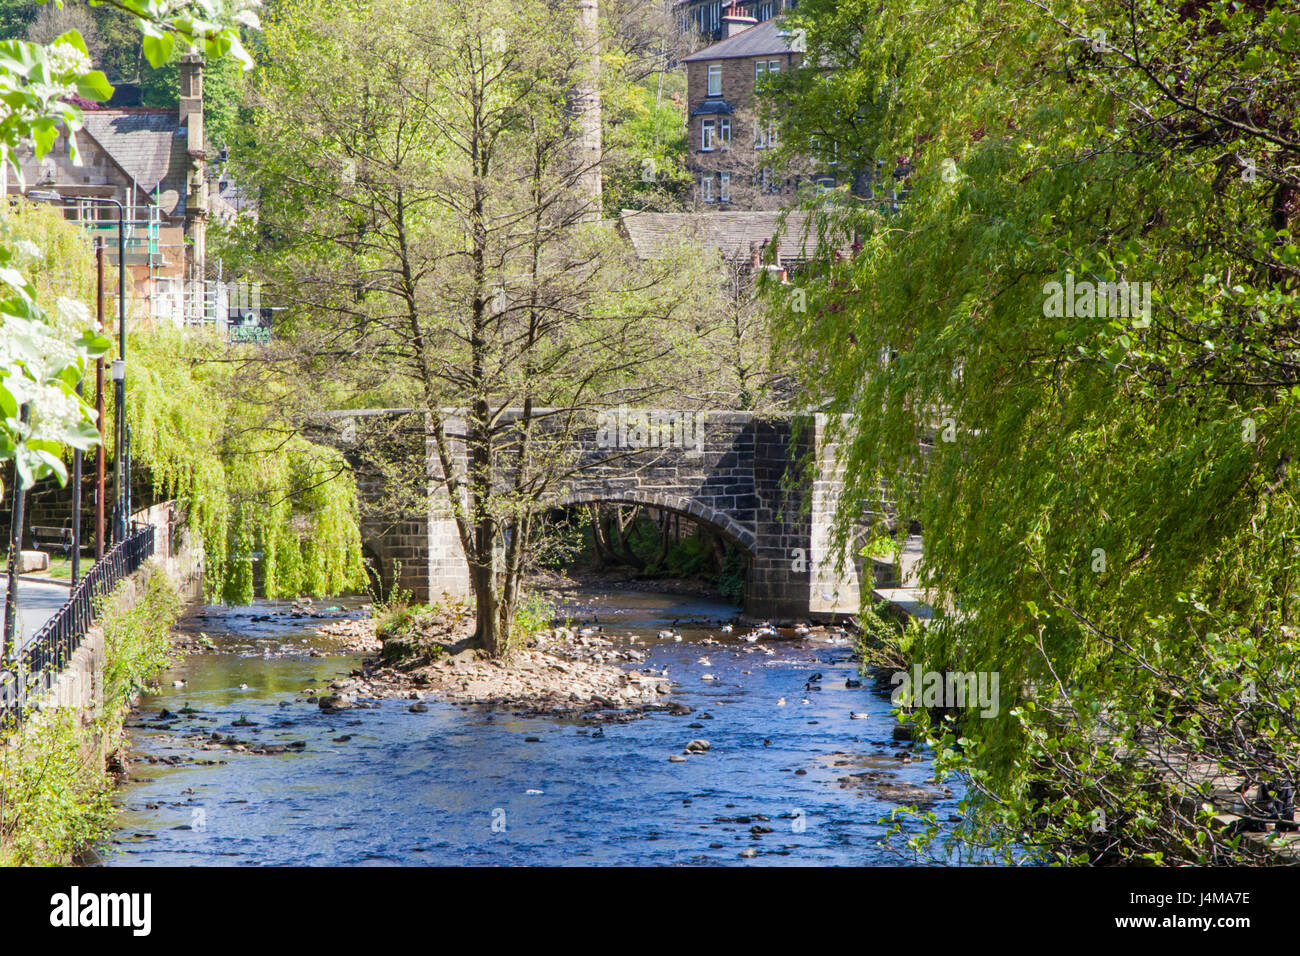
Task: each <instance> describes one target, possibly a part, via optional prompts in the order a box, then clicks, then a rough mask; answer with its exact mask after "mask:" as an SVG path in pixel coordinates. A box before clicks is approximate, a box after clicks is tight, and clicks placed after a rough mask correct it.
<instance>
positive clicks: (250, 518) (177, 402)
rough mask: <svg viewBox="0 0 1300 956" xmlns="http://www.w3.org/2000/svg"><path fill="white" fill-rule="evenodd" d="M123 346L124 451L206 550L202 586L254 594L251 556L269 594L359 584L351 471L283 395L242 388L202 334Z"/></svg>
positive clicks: (234, 599) (240, 597)
mask: <svg viewBox="0 0 1300 956" xmlns="http://www.w3.org/2000/svg"><path fill="white" fill-rule="evenodd" d="M129 350H130V355H131V375H130V376H129V377H128V379H127V421H128V422H129V424H130V426H131V431H132V436H133V438H132V454H133V460H134V461H136V462H138V463H139V465H141V466H143V467H144V468H145V469H146V470H147V471H148V474H149V477H150V480H151V482H152V484H153V488H154V490H155V493H156V494H157V495H158V496H159V497H164V498H175V499H176V500H177V501H178V503H179V504H180V505H181V506H182V507H183V508H184V509H185V512H186V514H187V517H188V522H189V525H190V527H191V528H192V529H193V530H194V531H196V532H197V533H198V535H199V537H200V538H201V540H202V542H203V547H204V550H205V552H206V556H207V577H206V586H207V590H208V594H209V597H211V598H220V599H222V600H224V601H226V602H229V603H236V604H242V603H248V602H249V601H251V600H252V598H253V593H254V561H255V560H258V561H260V567H261V570H262V582H261V583H262V591H263V593H264V594H265V595H266V596H267V597H269V598H277V597H291V596H295V595H298V594H304V593H305V594H313V595H317V596H325V595H331V594H340V593H343V592H346V591H349V590H355V589H359V588H361V587H364V586H365V584H366V580H367V579H366V575H365V568H364V565H363V563H362V556H361V534H360V529H359V516H358V503H357V491H356V484H355V482H354V481H353V478H352V474H351V472H350V470H349V468H348V466H347V463H346V462H345V461H344V460H343V456H342V455H341V454H340V453H339V452H338V451H336V450H335V449H332V448H327V447H324V446H321V445H316V444H314V443H312V442H310V441H308V440H307V439H305V438H303V437H302V436H301V435H299V434H297V433H296V432H295V431H294V429H293V428H292V427H291V426H290V425H289V424H288V422H287V421H286V420H285V418H284V417H282V416H281V415H279V414H277V410H278V409H280V408H282V407H283V406H281V405H280V404H279V402H278V401H277V399H280V398H284V396H283V395H278V396H277V395H271V394H263V395H261V396H259V400H258V401H257V402H252V401H249V400H248V399H247V397H246V396H241V392H240V387H241V383H240V382H239V381H238V378H237V373H236V371H235V369H237V368H238V363H232V362H231V361H230V359H231V358H232V353H231V351H230V350H229V349H227V348H226V347H225V346H223V345H222V344H221V343H219V342H217V341H216V340H214V339H212V338H209V337H201V336H196V335H193V334H186V335H182V334H181V333H180V332H178V331H175V330H161V331H156V332H154V331H151V332H149V333H147V334H139V335H135V336H133V337H132V340H131V342H130V345H129ZM263 387H264V388H267V389H274V388H275V386H274V385H270V384H266V385H264V386H263ZM258 556H260V557H258Z"/></svg>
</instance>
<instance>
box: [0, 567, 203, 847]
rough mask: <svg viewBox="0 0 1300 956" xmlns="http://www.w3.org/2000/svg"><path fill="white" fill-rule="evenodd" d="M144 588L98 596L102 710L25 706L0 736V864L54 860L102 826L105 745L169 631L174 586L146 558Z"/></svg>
mask: <svg viewBox="0 0 1300 956" xmlns="http://www.w3.org/2000/svg"><path fill="white" fill-rule="evenodd" d="M141 577H142V578H143V579H144V584H143V591H142V593H140V594H139V595H137V597H136V600H135V602H134V604H133V606H132V607H129V608H128V607H123V606H122V603H121V600H120V595H121V593H122V592H121V589H119V590H118V591H117V592H114V594H113V595H110V596H108V597H105V598H104V599H102V605H103V607H104V608H105V609H106V612H105V614H104V617H103V618H102V626H103V629H104V652H105V667H104V686H103V688H102V689H101V692H102V694H103V698H102V704H103V710H102V713H101V716H100V717H99V718H97V719H96V720H94V721H87V720H85V719H84V718H83V715H82V713H81V712H80V711H77V710H74V709H72V708H62V709H46V710H42V711H40V712H33V713H32V714H31V715H29V718H28V720H27V722H26V723H25V724H24V725H23V727H22V729H21V730H19V731H18V732H17V733H16V734H14V735H13V736H12V737H10V738H9V739H8V740H7V741H6V742H5V743H4V745H3V746H0V864H21V865H60V864H67V863H68V862H69V861H70V860H71V859H72V857H73V856H74V854H76V853H77V852H78V851H80V850H82V849H84V848H85V847H88V846H92V845H94V844H95V843H98V842H99V841H101V840H102V839H104V838H105V837H107V836H108V834H109V832H110V831H111V827H112V819H113V813H114V809H113V805H112V802H111V799H110V798H111V791H112V782H111V780H110V778H109V776H108V774H107V773H105V770H104V761H103V754H104V750H105V747H107V746H111V742H112V741H113V740H115V739H116V737H117V735H118V734H119V733H120V731H121V721H122V715H123V714H124V713H125V712H126V709H127V706H128V704H129V701H130V700H131V698H132V697H133V696H134V695H135V694H136V693H137V692H139V691H140V690H142V689H144V688H145V687H147V686H148V684H149V683H150V682H151V681H152V680H153V678H154V677H155V676H156V675H157V674H158V672H159V671H160V670H161V669H162V668H163V667H165V666H166V664H167V649H168V635H169V633H170V631H171V627H172V624H174V623H175V621H176V618H177V617H178V616H179V614H180V611H181V606H182V602H181V599H180V595H179V594H178V593H177V591H176V589H175V588H174V587H173V586H172V584H171V582H170V581H169V580H168V579H167V576H166V575H165V574H164V573H162V571H161V569H160V568H158V567H157V566H156V565H154V564H146V565H145V569H144V570H143V572H142V574H141V575H140V576H138V577H137V580H140V578H141Z"/></svg>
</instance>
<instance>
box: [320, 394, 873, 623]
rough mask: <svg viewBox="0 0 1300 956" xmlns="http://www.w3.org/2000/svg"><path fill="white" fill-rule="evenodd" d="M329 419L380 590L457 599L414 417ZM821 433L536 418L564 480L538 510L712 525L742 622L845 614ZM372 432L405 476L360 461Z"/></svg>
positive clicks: (451, 551)
mask: <svg viewBox="0 0 1300 956" xmlns="http://www.w3.org/2000/svg"><path fill="white" fill-rule="evenodd" d="M545 412H546V410H540V412H539V413H538V414H543V415H544V413H545ZM512 414H513V415H515V416H516V417H517V415H518V413H517V412H515V413H512V412H507V413H506V414H505V418H506V420H507V421H508V420H509V419H510V418H511V416H512ZM334 419H335V422H336V424H337V425H338V427H336V429H335V438H334V440H335V441H338V442H339V443H340V444H342V445H343V447H344V448H345V449H348V451H349V457H350V459H352V460H353V463H354V467H355V468H356V469H357V475H358V484H359V487H360V489H361V493H362V498H363V500H364V501H365V502H366V506H365V517H364V519H363V539H364V541H365V544H366V548H367V551H368V552H369V556H370V557H371V559H372V561H373V562H374V563H375V564H376V565H377V566H378V568H379V569H380V576H381V577H383V578H384V583H385V585H391V584H392V583H394V582H393V581H392V577H393V573H394V569H395V567H396V563H397V562H400V563H401V571H400V575H399V576H398V579H397V581H396V583H397V584H398V585H399V586H400V587H402V588H403V589H406V590H409V591H410V592H411V594H412V597H413V599H414V600H417V601H422V602H424V601H437V600H439V599H441V598H443V597H444V596H446V597H450V598H457V599H460V598H469V597H470V596H471V595H470V589H469V574H468V567H467V565H466V562H465V555H464V551H463V549H462V548H461V544H460V537H459V535H458V533H457V531H456V524H455V520H454V518H453V516H452V508H451V502H450V500H449V499H448V498H447V489H446V484H445V482H444V480H443V474H442V469H441V466H440V463H439V460H438V456H437V454H436V450H435V447H434V445H433V443H432V440H431V439H430V438H429V437H428V436H427V435H426V434H425V433H426V429H425V428H424V427H423V425H422V419H423V416H422V415H421V414H420V413H417V412H414V411H412V410H409V409H386V410H379V411H372V410H367V411H357V412H337V413H334ZM395 425H397V426H398V427H394V426H395ZM447 429H448V432H449V434H451V435H457V434H460V433H461V431H462V429H463V424H462V423H461V421H460V420H459V419H458V418H456V417H454V416H452V417H449V418H448V419H447ZM826 432H827V428H826V420H825V416H821V415H801V416H791V417H763V416H759V415H754V414H752V413H748V412H732V411H712V412H699V413H697V412H677V411H672V410H664V409H623V410H610V411H609V412H607V413H602V414H601V415H600V416H589V418H588V420H586V421H584V422H582V423H581V424H580V425H578V426H577V427H574V426H572V424H571V423H568V422H567V419H566V418H565V416H562V415H556V416H554V417H551V418H547V417H542V418H541V419H539V420H538V422H537V425H536V429H535V435H534V437H533V441H534V443H535V448H536V450H537V451H536V453H537V454H538V456H539V458H543V459H545V460H546V461H548V462H550V463H552V464H553V465H555V466H556V472H557V474H563V475H564V476H565V477H564V478H563V479H562V480H558V481H556V482H554V483H553V487H554V490H553V492H552V493H551V494H550V495H548V496H547V497H546V498H545V500H544V501H543V502H542V506H543V507H547V508H551V507H563V506H570V505H579V504H588V503H609V504H618V503H621V504H636V505H646V506H650V507H654V508H660V509H664V510H667V511H672V512H677V513H679V514H682V515H685V516H687V517H690V518H692V519H694V520H696V521H699V522H701V523H704V524H708V525H710V526H711V527H713V528H715V529H716V530H717V531H718V532H719V533H720V534H722V536H723V537H724V538H726V539H727V540H728V541H730V542H731V543H732V544H733V545H735V546H736V547H738V548H739V549H741V550H742V551H743V552H744V553H745V554H746V555H748V557H749V559H750V568H749V573H748V578H747V580H746V584H745V614H746V616H747V617H750V618H753V619H756V620H764V619H767V620H772V621H778V620H796V619H808V618H816V619H833V618H838V617H844V616H848V615H854V614H857V613H858V610H859V606H858V599H859V584H858V580H859V574H860V567H859V562H858V561H856V560H855V556H854V555H846V556H845V560H844V561H842V562H838V563H839V567H838V568H837V560H836V559H837V557H838V555H837V553H836V552H835V551H834V548H833V546H832V541H833V538H832V521H833V518H834V511H835V507H836V505H837V504H838V501H839V492H840V488H841V482H840V480H839V476H838V475H836V474H835V472H834V461H833V454H834V449H833V447H832V446H831V445H830V443H829V441H828V440H827V437H826ZM377 435H382V436H384V437H383V439H382V444H384V446H385V448H386V449H387V451H386V455H387V457H388V459H389V460H393V459H394V449H395V448H397V447H399V446H400V447H402V448H404V449H405V451H406V456H407V458H408V459H412V460H414V459H416V456H417V455H418V456H419V459H418V461H417V462H416V463H414V464H409V465H408V466H407V467H406V468H405V470H403V469H402V468H401V467H385V468H377V467H376V466H375V465H374V459H373V457H370V455H369V452H367V451H363V450H362V449H363V448H365V449H369V450H370V451H373V449H374V447H375V441H376V439H375V436H377ZM452 446H453V459H454V462H455V467H456V468H457V469H459V470H460V471H461V474H464V473H465V471H464V470H465V469H466V468H467V460H466V457H465V448H464V444H463V442H461V441H459V440H457V439H455V438H453V441H452ZM501 457H502V458H509V457H510V456H509V455H508V454H506V455H502V456H501ZM514 477H515V476H514V475H513V474H512V473H511V472H510V470H509V468H502V469H501V470H500V471H499V472H498V473H497V474H496V475H495V476H494V481H495V482H496V484H497V486H498V487H499V488H500V489H502V490H505V489H507V488H509V487H510V485H511V483H512V481H513V479H514ZM396 502H402V503H403V504H401V506H400V507H395V506H394V503H396ZM394 516H396V517H394Z"/></svg>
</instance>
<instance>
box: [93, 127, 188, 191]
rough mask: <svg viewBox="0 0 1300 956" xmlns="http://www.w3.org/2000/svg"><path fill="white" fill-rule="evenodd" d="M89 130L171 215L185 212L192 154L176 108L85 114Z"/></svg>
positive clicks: (116, 161) (104, 148) (102, 146)
mask: <svg viewBox="0 0 1300 956" xmlns="http://www.w3.org/2000/svg"><path fill="white" fill-rule="evenodd" d="M82 122H83V124H84V131H85V132H86V133H88V134H90V136H91V137H92V138H93V139H94V140H95V142H96V143H98V144H99V146H100V147H101V148H102V149H103V150H104V152H106V153H108V155H109V156H110V157H111V158H112V160H113V161H114V162H115V163H117V164H118V165H119V166H120V167H122V169H123V170H124V171H125V172H126V174H127V175H128V176H132V177H134V178H135V181H136V183H137V185H139V187H140V188H141V189H143V190H144V191H145V192H147V193H149V194H150V195H151V196H155V197H156V201H157V203H158V205H159V206H161V207H162V210H163V212H164V213H165V214H166V215H168V216H183V215H184V214H185V180H186V174H187V171H188V169H189V163H190V156H189V147H188V142H187V138H186V132H187V130H186V127H184V126H182V125H180V124H179V123H178V122H177V117H176V112H175V111H174V110H157V111H155V110H86V111H85V112H84V113H83V114H82Z"/></svg>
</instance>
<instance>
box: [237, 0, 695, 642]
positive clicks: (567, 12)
mask: <svg viewBox="0 0 1300 956" xmlns="http://www.w3.org/2000/svg"><path fill="white" fill-rule="evenodd" d="M591 36H592V31H591V30H590V24H589V23H586V22H585V21H584V23H583V24H582V25H580V24H579V21H578V19H577V17H576V8H575V7H573V6H572V5H568V4H555V3H548V2H543V0H523V2H509V3H506V2H502V0H475V2H473V3H469V4H464V3H459V2H451V0H436V2H432V3H428V2H415V0H375V2H372V3H368V4H365V5H363V6H360V7H358V6H352V5H345V4H342V3H338V2H335V0H293V2H290V3H287V4H286V5H285V6H284V8H283V9H282V12H281V15H280V16H279V18H278V19H277V20H276V21H275V22H274V23H272V24H271V25H270V26H269V27H268V29H267V31H266V43H265V51H264V53H263V54H262V63H263V66H262V70H261V74H260V77H259V82H258V84H257V90H256V92H255V95H254V98H253V101H252V105H253V110H254V116H255V120H254V123H253V127H252V129H251V140H252V141H251V143H250V144H248V145H247V146H246V147H245V148H244V149H243V150H242V153H241V155H242V157H243V162H244V168H245V178H246V179H247V180H248V181H250V182H252V183H254V184H256V185H257V186H258V187H260V189H261V194H262V205H261V210H260V222H259V224H258V228H257V235H256V236H253V237H251V239H252V240H253V241H254V242H255V243H256V244H257V246H258V248H259V256H260V260H261V262H262V268H263V275H264V277H265V278H266V279H267V280H268V281H269V282H270V283H272V285H273V286H274V288H275V289H276V290H277V294H278V295H280V296H282V297H283V299H284V300H285V301H287V302H289V303H291V304H292V309H291V311H292V315H291V316H290V317H289V318H288V319H287V320H286V325H285V331H286V332H287V333H289V334H290V335H291V336H292V337H293V339H294V342H295V344H296V345H297V347H298V348H299V349H300V350H301V351H300V354H301V355H302V357H303V361H304V362H305V363H306V364H307V366H308V367H314V368H316V369H325V368H328V369H329V372H330V376H331V377H332V378H334V379H335V380H336V382H337V381H343V380H345V381H349V382H351V383H352V384H353V386H354V388H355V390H356V392H355V395H354V396H353V398H354V399H355V400H359V401H375V400H376V398H377V397H378V396H381V395H382V396H383V398H382V399H380V400H381V401H385V402H390V401H393V400H396V401H398V402H401V403H405V404H408V405H414V406H415V407H416V408H418V409H419V410H420V412H421V413H422V415H423V417H424V421H425V423H426V428H427V437H428V439H429V440H430V442H431V443H432V447H433V449H434V454H435V457H436V458H437V460H438V462H439V464H440V466H441V476H442V480H443V481H444V482H445V490H446V493H447V500H448V504H449V507H450V508H451V509H452V512H453V514H454V517H455V521H456V527H457V531H458V535H459V539H460V543H461V546H462V548H463V550H464V552H465V554H466V555H467V557H468V564H469V574H470V581H471V584H472V587H473V590H474V594H475V602H476V608H477V632H478V637H479V639H480V640H481V642H482V644H483V646H484V647H485V648H486V649H487V650H488V651H489V652H491V653H493V654H504V653H505V652H506V651H507V650H508V644H509V639H510V635H511V630H512V620H513V615H514V611H515V608H516V607H517V605H518V603H519V601H520V585H521V575H522V569H523V568H524V566H525V560H524V559H525V555H526V553H527V551H528V548H529V546H530V541H531V540H532V539H533V537H534V536H535V535H536V533H537V526H536V524H535V522H534V514H535V513H536V510H537V507H538V504H539V503H540V502H543V501H544V500H545V499H546V498H547V497H548V496H551V495H553V494H554V493H555V492H556V491H557V489H558V488H559V487H560V486H561V485H562V483H563V480H564V478H565V476H566V474H568V469H569V468H570V465H571V463H570V462H568V461H566V460H565V458H564V456H563V455H559V454H557V453H556V451H555V449H556V448H557V447H560V446H562V445H563V444H564V442H563V438H564V436H565V435H566V434H569V433H571V432H572V430H574V429H576V428H579V427H582V426H583V425H584V424H590V422H589V420H588V419H586V418H584V415H585V413H586V412H588V411H590V410H594V409H599V408H602V407H607V406H609V405H611V404H619V403H629V404H630V403H635V402H637V401H641V400H645V399H647V398H649V397H652V396H654V395H658V394H663V393H664V392H665V391H666V390H668V389H669V388H672V387H674V386H677V388H678V389H679V391H682V390H684V386H685V384H686V382H687V381H688V380H689V368H688V367H686V366H683V365H681V364H677V363H675V362H672V361H669V359H670V358H673V359H676V360H680V359H681V358H683V356H684V355H685V354H686V350H687V349H689V348H691V347H693V346H692V345H691V342H692V340H693V335H692V334H691V333H692V328H691V327H690V326H689V324H688V322H687V320H688V319H695V320H696V321H697V322H698V319H699V317H698V315H692V314H691V306H692V305H693V303H694V301H695V299H696V288H697V287H696V285H695V284H693V283H692V282H691V281H690V279H691V277H692V275H693V273H692V270H691V269H690V268H688V267H686V266H685V265H684V264H683V263H681V262H675V261H661V262H657V263H653V264H649V263H645V262H641V261H638V260H637V259H636V258H635V257H633V256H632V255H631V254H630V251H629V250H628V249H626V248H625V247H624V245H623V244H622V243H621V242H619V241H618V237H617V235H616V233H615V232H614V230H613V229H612V228H611V227H610V225H609V224H608V223H602V222H598V221H593V218H594V216H595V215H598V213H599V196H598V194H593V192H592V189H591V181H592V178H593V174H594V175H595V176H597V177H598V175H599V172H600V167H599V156H598V155H597V156H595V157H593V156H592V143H591V135H590V131H591V126H590V124H589V123H588V124H584V123H582V122H581V120H582V119H583V117H584V115H585V114H586V112H587V110H586V109H585V108H584V105H583V103H582V102H576V101H575V96H574V89H575V84H577V83H578V82H579V81H580V80H581V79H582V78H583V77H584V76H589V71H590V69H591V64H592V59H593V51H592V50H591V49H590V38H591ZM584 102H585V101H584ZM584 129H585V130H586V134H587V135H586V136H585V137H584ZM289 130H291V131H292V133H293V135H292V136H289V135H286V131H289ZM686 364H687V365H689V363H686ZM342 392H343V389H340V390H339V393H338V394H336V398H338V400H339V401H346V400H348V396H347V395H344V394H342ZM358 396H359V397H358ZM543 430H544V431H545V434H546V436H547V438H546V441H545V442H542V443H539V440H538V436H539V431H543ZM459 442H463V444H464V448H465V452H466V457H467V459H468V468H467V470H463V471H462V469H460V468H458V467H457V465H456V459H457V455H456V447H457V443H459ZM503 476H505V477H503ZM503 481H504V482H505V484H503V483H502V482H503ZM412 491H413V492H417V491H418V492H419V493H420V494H422V489H418V490H417V489H412ZM419 504H422V498H419V499H418V500H417V505H419Z"/></svg>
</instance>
